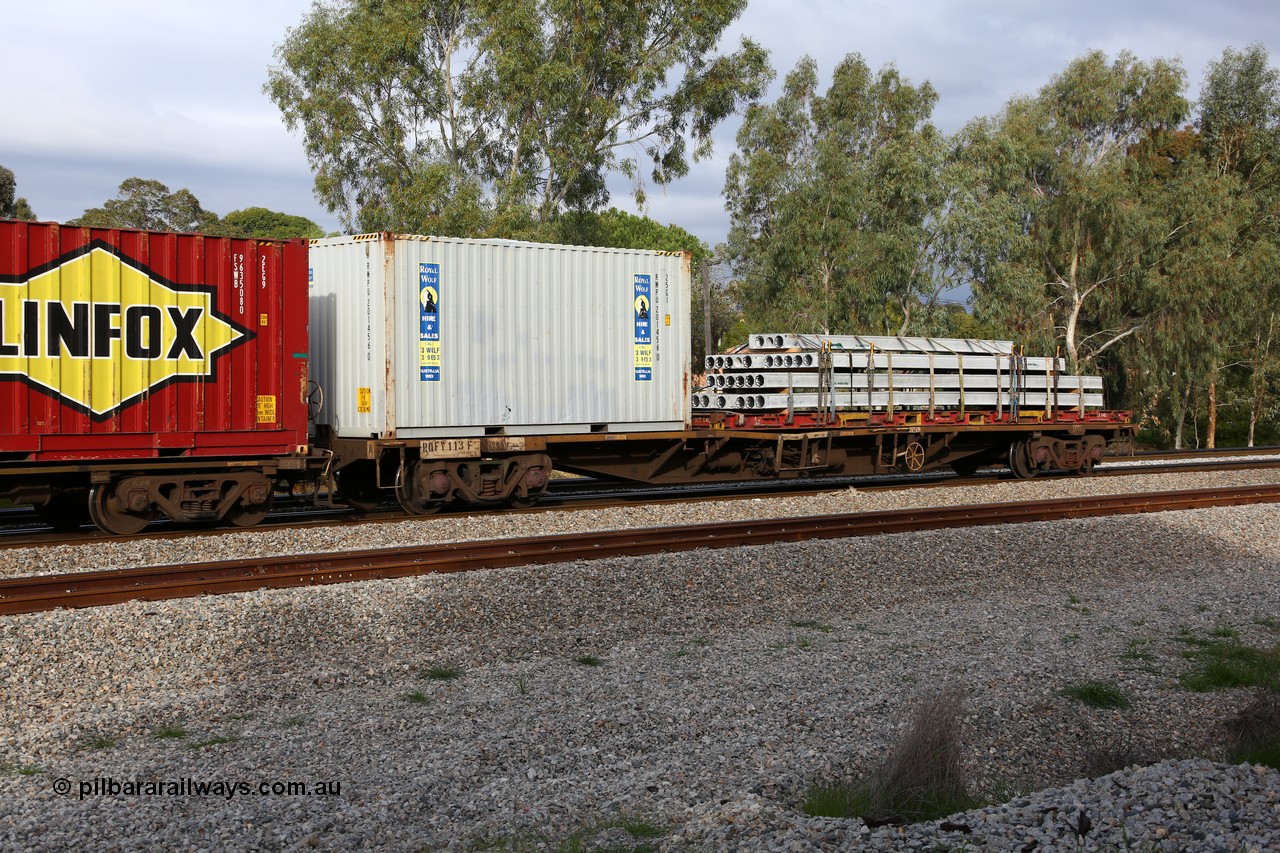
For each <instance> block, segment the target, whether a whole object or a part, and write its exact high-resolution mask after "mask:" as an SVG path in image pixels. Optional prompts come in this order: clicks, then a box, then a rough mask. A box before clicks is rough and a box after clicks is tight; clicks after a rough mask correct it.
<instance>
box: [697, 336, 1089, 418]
mask: <svg viewBox="0 0 1280 853" xmlns="http://www.w3.org/2000/svg"><path fill="white" fill-rule="evenodd" d="M706 368H707V378H706V387H705V388H703V389H701V390H699V391H697V392H695V393H694V395H693V408H694V409H695V410H703V411H706V410H724V409H728V410H734V411H759V412H778V411H793V412H794V411H830V412H837V411H902V410H910V411H928V412H934V411H938V410H947V411H951V410H986V411H995V412H997V413H1000V414H1003V413H1005V412H1010V413H1013V414H1018V413H1019V412H1025V411H1031V410H1036V411H1044V412H1050V413H1051V412H1054V411H1077V412H1079V411H1085V410H1090V409H1101V408H1102V405H1103V401H1102V379H1101V377H1098V376H1076V375H1071V374H1065V373H1064V372H1063V371H1064V370H1065V363H1064V361H1063V359H1060V358H1059V359H1054V358H1037V357H1028V356H1025V355H1022V354H1021V352H1019V350H1018V349H1017V348H1015V346H1014V344H1013V342H1012V341H988V340H969V339H957V338H902V337H855V336H834V335H796V334H763V335H752V336H751V338H750V341H749V347H748V348H746V349H743V350H740V351H738V352H735V353H732V354H725V355H712V356H708V357H707V359H706Z"/></svg>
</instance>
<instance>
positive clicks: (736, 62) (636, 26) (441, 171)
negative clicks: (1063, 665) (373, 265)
mask: <svg viewBox="0 0 1280 853" xmlns="http://www.w3.org/2000/svg"><path fill="white" fill-rule="evenodd" d="M745 5H746V0H639V1H638V2H637V1H636V0H596V2H592V3H581V2H577V0H404V2H394V3H393V2H388V0H320V2H317V3H316V5H314V6H313V7H312V9H311V11H310V12H308V13H307V14H306V16H305V17H304V18H303V20H302V23H301V24H300V25H299V26H297V27H295V28H292V29H291V30H290V31H289V32H288V34H287V36H286V38H285V40H284V41H283V43H282V44H280V45H279V47H278V49H277V54H276V55H277V59H278V64H277V65H276V66H275V67H273V68H272V69H271V70H270V72H269V79H268V83H267V87H266V88H267V91H268V93H269V94H270V96H271V98H272V99H273V100H274V101H275V103H276V105H277V106H278V107H279V108H280V110H281V112H282V114H283V116H284V118H285V121H286V123H287V124H288V126H289V127H290V128H291V129H301V130H302V133H303V137H304V140H305V147H306V152H307V156H308V158H309V160H310V162H311V165H312V168H313V170H314V172H315V176H316V178H315V188H316V194H317V196H318V198H319V199H320V200H321V201H322V202H323V203H324V204H325V205H326V206H327V207H328V209H329V210H330V211H334V212H337V213H339V214H340V215H341V217H342V218H343V221H344V222H346V223H347V224H349V225H356V226H358V227H369V226H375V227H388V228H401V229H405V230H425V229H427V228H430V229H431V230H436V231H440V232H444V233H478V232H479V231H480V230H483V229H484V228H491V229H492V228H494V227H495V226H494V225H493V223H494V222H495V221H496V222H497V223H498V225H497V226H496V228H497V229H498V230H504V231H512V230H519V229H521V228H529V227H533V228H535V229H536V228H537V227H539V226H541V225H544V224H545V223H547V222H549V221H550V220H551V219H552V218H554V216H555V215H556V214H557V213H559V212H561V211H563V210H570V209H576V210H595V209H598V208H600V207H602V206H603V205H604V204H605V203H607V201H608V191H607V189H606V178H607V177H608V175H609V174H611V173H615V172H616V173H621V174H623V175H626V176H628V177H629V178H631V179H632V180H633V186H634V190H635V193H636V196H637V198H638V199H640V200H643V196H644V186H645V185H646V183H647V182H648V181H652V182H653V183H656V184H665V183H667V182H669V181H672V180H675V179H676V178H679V177H681V176H682V175H684V174H685V173H686V172H687V170H688V163H689V160H690V158H694V159H696V158H698V157H701V156H704V155H706V154H708V153H709V152H710V146H711V139H712V136H711V133H712V130H713V128H714V127H715V126H716V124H718V123H719V122H720V121H721V120H722V119H724V118H725V117H727V116H728V115H730V114H732V113H733V112H734V111H735V110H737V109H738V108H739V107H740V105H742V104H744V103H745V102H746V101H747V100H750V99H752V98H755V97H757V96H758V95H759V94H760V93H761V92H762V91H763V90H764V87H765V86H766V85H767V83H768V80H769V76H770V73H771V72H770V70H769V67H768V61H767V54H766V53H765V52H764V51H763V50H762V49H761V48H759V47H758V46H757V45H756V44H754V43H753V42H751V41H749V40H745V39H744V40H743V41H742V43H741V44H740V46H739V47H738V49H737V50H736V51H734V52H732V53H727V54H723V55H721V54H717V53H716V43H717V41H718V40H719V38H720V36H721V35H722V33H723V32H724V30H725V29H726V28H727V27H728V26H729V24H730V23H732V21H733V20H734V19H735V18H737V17H738V15H739V14H740V13H741V12H742V10H743V8H744V7H745ZM690 143H692V147H691V146H690Z"/></svg>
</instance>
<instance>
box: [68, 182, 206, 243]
mask: <svg viewBox="0 0 1280 853" xmlns="http://www.w3.org/2000/svg"><path fill="white" fill-rule="evenodd" d="M67 224H69V225H83V226H88V227H90V228H140V229H143V230H148V231H179V232H184V233H186V232H196V231H198V232H202V233H206V234H210V233H212V234H216V233H219V228H220V226H221V221H220V220H219V219H218V216H217V214H215V213H210V212H209V211H207V210H205V209H204V208H203V207H201V206H200V200H199V199H197V198H196V197H195V196H194V195H193V194H192V193H191V191H190V190H187V189H181V190H178V191H176V192H170V191H169V188H168V187H167V186H165V185H164V184H162V183H160V182H159V181H154V180H144V179H143V178H126V179H125V180H124V181H122V182H121V183H120V189H119V195H117V196H116V198H113V199H110V200H108V201H107V202H106V203H105V204H103V205H102V207H95V208H92V209H89V210H86V211H85V212H84V213H83V214H82V215H81V216H79V217H77V218H76V219H73V220H71V221H70V222H69V223H67Z"/></svg>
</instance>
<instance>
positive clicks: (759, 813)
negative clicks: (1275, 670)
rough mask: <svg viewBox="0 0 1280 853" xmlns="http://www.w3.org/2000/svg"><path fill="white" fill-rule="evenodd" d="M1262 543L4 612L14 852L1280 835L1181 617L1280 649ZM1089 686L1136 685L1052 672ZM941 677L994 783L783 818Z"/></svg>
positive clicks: (7, 793)
mask: <svg viewBox="0 0 1280 853" xmlns="http://www.w3.org/2000/svg"><path fill="white" fill-rule="evenodd" d="M1277 479H1280V472H1273V471H1249V472H1232V473H1230V474H1212V475H1207V474H1196V475H1168V474H1164V475H1153V476H1141V477H1138V476H1135V477H1124V478H1108V479H1102V478H1092V479H1088V478H1077V479H1069V480H1054V481H1044V482H1030V483H1013V482H1010V483H1000V484H996V485H985V486H981V487H973V488H968V489H945V490H937V489H935V490H929V491H927V492H920V491H916V492H876V493H850V492H847V491H846V492H840V493H835V494H831V495H825V496H819V497H816V498H808V497H806V498H778V499H768V500H747V501H725V502H717V503H703V504H695V505H692V506H685V507H643V508H628V509H625V510H607V511H606V510H599V511H589V512H555V513H543V514H536V515H519V516H504V517H501V518H498V519H493V518H489V517H486V518H480V519H467V518H457V517H455V518H440V519H428V520H425V521H413V522H400V523H395V524H386V525H367V526H363V527H360V528H356V529H355V530H354V531H353V530H352V529H350V528H346V529H342V530H338V529H333V530H323V529H320V530H316V529H312V530H304V531H293V532H288V531H263V532H255V533H246V534H236V535H233V536H221V537H194V538H189V539H184V540H180V541H178V542H176V543H175V542H157V541H151V542H135V543H112V544H109V545H106V546H101V545H95V546H91V547H82V548H70V547H60V548H47V549H39V550H31V551H23V552H18V551H6V552H0V561H3V562H4V566H5V569H4V571H5V572H6V573H10V574H13V573H19V572H22V571H23V570H24V569H25V568H26V567H27V566H29V567H30V568H31V569H34V570H37V571H69V570H74V569H86V568H99V567H102V568H105V567H115V566H125V565H147V564H154V563H159V562H173V561H176V560H181V561H191V560H194V559H214V558H221V557H225V556H232V555H237V554H238V555H241V556H249V555H250V554H251V553H252V554H259V553H288V552H308V551H319V550H331V549H338V548H346V547H351V546H352V544H353V540H356V539H358V540H359V543H360V544H361V545H362V546H364V547H388V546H392V545H395V544H402V543H404V542H408V541H423V540H428V541H444V540H446V539H467V538H500V537H504V536H515V535H530V534H533V533H536V532H559V531H569V530H578V529H602V528H604V527H607V526H615V527H616V526H623V525H631V526H634V525H645V526H655V525H660V524H664V523H673V521H674V520H675V519H677V518H678V519H681V520H683V521H684V522H685V523H688V522H689V521H710V520H715V519H717V518H722V517H737V518H745V517H763V516H782V515H799V514H804V513H815V512H834V511H840V512H847V511H854V510H870V509H888V508H895V507H900V506H921V505H930V504H937V503H942V502H946V503H976V502H984V501H989V500H995V499H1007V500H1030V499H1037V498H1047V497H1053V496H1055V495H1067V494H1088V493H1116V492H1121V491H1128V490H1131V489H1137V488H1145V489H1148V490H1166V489H1177V488H1192V487H1197V486H1201V485H1223V486H1226V485H1244V484H1248V483H1253V482H1274V481H1276V480H1277ZM250 549H252V550H250ZM175 551H176V553H175ZM50 552H56V553H50ZM166 558H167V559H166ZM1278 565H1280V507H1275V506H1270V505H1267V506H1253V507H1241V508H1230V509H1213V510H1200V511H1195V512H1180V513H1162V514H1155V515H1145V516H1128V517H1120V518H1110V519H1092V520H1073V521H1062V522H1053V523H1044V524H1035V525H1018V526H1015V525H1007V526H997V527H989V528H981V529H975V530H961V531H928V532H920V533H912V534H898V535H891V536H878V537H868V538H863V539H855V540H840V541H828V542H815V543H802V544H796V545H774V546H766V547H757V548H744V549H730V550H722V551H714V552H707V551H700V552H692V553H688V554H678V555H664V556H658V557H641V558H632V559H620V560H601V561H591V562H578V563H569V564H563V565H559V566H550V567H534V568H527V569H519V570H501V571H486V572H474V573H468V574H465V575H450V576H439V577H424V578H408V579H403V580H395V581H377V582H367V583H358V584H347V585H341V586H329V587H315V588H310V589H302V590H289V591H261V592H254V593H244V594H237V595H230V596H222V597H218V598H206V599H192V600H184V601H171V602H154V603H147V602H133V603H130V604H126V605H121V606H117V607H112V608H101V609H92V610H85V611H77V612H53V613H44V614H31V615H27V616H18V617H7V618H5V619H3V620H0V685H2V686H3V689H2V690H0V765H2V766H3V770H0V816H3V817H4V818H5V819H3V820H0V847H3V848H5V849H42V850H62V849H72V848H77V847H78V848H85V849H163V848H170V847H173V848H187V849H209V850H215V849H231V848H249V849H262V850H293V849H313V848H320V849H354V848H358V847H362V846H369V847H380V848H386V849H395V850H421V849H459V850H461V849H474V848H479V847H485V846H486V845H487V846H489V847H490V849H492V847H493V846H495V845H496V847H497V849H529V850H536V849H546V850H556V849H567V848H569V847H570V845H577V846H578V847H580V848H581V849H610V848H612V849H618V848H621V849H633V848H634V849H639V848H642V847H646V846H647V847H649V848H661V849H668V850H686V849H694V850H698V849H706V850H720V849H741V850H793V849H795V850H808V849H857V848H858V847H864V848H867V849H937V845H942V847H941V849H950V848H953V847H955V848H960V849H964V845H968V849H991V850H1007V849H1022V848H1023V847H1026V849H1029V850H1030V849H1039V850H1059V849H1060V850H1076V849H1115V848H1120V849H1124V845H1125V844H1132V845H1133V846H1134V848H1135V849H1143V850H1145V849H1156V850H1163V849H1168V850H1182V849H1222V850H1242V849H1243V850H1266V849H1276V848H1277V847H1280V773H1277V772H1276V771H1274V770H1264V769H1257V768H1254V767H1252V766H1249V765H1240V766H1234V767H1233V766H1229V765H1226V764H1223V763H1221V762H1222V761H1223V759H1224V758H1225V744H1226V743H1227V740H1226V734H1225V731H1224V728H1223V723H1224V721H1225V720H1226V719H1227V718H1229V717H1230V716H1231V715H1232V714H1233V713H1235V712H1237V711H1238V710H1240V708H1242V707H1243V706H1244V705H1245V704H1247V703H1248V701H1249V699H1250V694H1249V692H1248V691H1247V690H1239V689H1238V690H1233V691H1215V692H1208V693H1196V692H1192V691H1190V690H1187V689H1185V688H1184V687H1183V686H1182V685H1181V683H1180V682H1179V680H1178V679H1179V676H1180V675H1182V674H1184V673H1186V672H1187V671H1188V670H1189V668H1190V667H1191V666H1192V662H1190V661H1188V660H1187V659H1185V658H1184V657H1183V655H1182V652H1183V651H1184V650H1186V649H1187V648H1188V645H1187V638H1188V637H1209V636H1212V635H1213V634H1214V633H1215V632H1217V633H1218V634H1222V633H1224V632H1225V631H1227V630H1228V629H1229V630H1230V631H1231V632H1234V633H1235V634H1237V635H1238V637H1239V640H1240V642H1242V643H1245V644H1247V645H1254V646H1268V647H1269V646H1272V645H1274V644H1275V643H1276V642H1277V641H1278V640H1280V635H1278V634H1277V621H1276V620H1277V614H1280V573H1278V572H1277V566H1278ZM450 672H454V673H456V676H455V677H442V676H445V675H448V674H449V673H450ZM433 676H437V677H433ZM1089 680H1101V681H1105V682H1108V683H1111V684H1114V685H1115V686H1116V687H1118V688H1119V689H1120V690H1122V691H1123V692H1124V694H1125V695H1126V697H1127V698H1128V699H1129V703H1130V704H1129V707H1127V708H1124V709H1109V710H1102V709H1095V708H1090V707H1088V706H1086V705H1084V704H1082V703H1081V702H1079V701H1077V700H1074V699H1070V698H1067V697H1065V696H1063V695H1060V692H1059V691H1061V690H1062V689H1063V688H1064V687H1066V686H1067V685H1070V684H1075V683H1079V682H1084V681H1089ZM943 685H957V686H959V687H961V688H963V690H964V692H965V694H966V696H967V699H966V702H965V705H964V707H963V711H962V718H961V740H962V745H963V756H964V758H963V766H964V770H965V772H966V775H967V778H968V782H969V787H970V788H971V790H973V791H974V792H975V793H977V794H979V795H980V796H986V797H987V798H988V800H989V801H995V800H996V799H998V800H1000V801H1001V803H1002V804H1001V805H994V806H991V807H988V808H985V809H979V810H975V811H972V812H968V813H966V814H963V815H959V816H953V817H952V818H951V819H950V821H949V822H947V823H946V827H949V828H943V822H933V823H927V824H920V825H915V826H911V827H891V826H890V827H881V828H876V829H870V828H868V827H867V826H866V825H865V824H864V823H863V822H862V821H860V820H834V819H825V818H810V817H806V816H805V815H804V814H803V812H802V811H801V810H800V809H799V804H800V802H801V801H802V800H803V797H804V794H805V791H806V790H807V789H808V788H809V787H810V786H811V785H813V784H815V783H822V782H829V781H833V780H845V779H856V778H860V777H864V776H865V775H866V774H867V773H869V772H870V771H871V770H873V769H874V768H875V766H876V765H877V764H878V763H879V762H880V761H881V760H882V759H883V757H884V756H885V754H886V752H887V751H888V750H889V749H891V747H892V746H893V744H894V743H895V742H896V741H897V739H898V737H900V736H901V734H902V733H903V731H904V729H905V727H906V724H907V722H908V721H909V719H910V717H911V713H912V709H913V707H914V705H915V702H916V700H917V699H918V698H919V697H920V696H921V695H923V694H926V693H928V692H930V691H931V690H934V689H937V688H939V687H941V686H943ZM1122 767H1127V768H1128V769H1121V768H1122ZM1113 771H1114V772H1113ZM219 782H221V783H223V787H222V788H217V789H214V788H213V787H212V786H214V785H215V783H219ZM291 782H292V783H304V784H306V785H307V786H308V790H307V792H306V793H305V794H304V793H302V792H301V791H299V790H294V791H287V790H285V789H284V787H283V786H285V785H287V784H288V783H291ZM334 782H336V783H338V785H339V786H340V788H339V790H338V791H337V792H328V793H317V792H316V788H317V787H318V786H319V785H320V784H324V785H326V786H327V785H329V784H331V783H334ZM64 784H65V786H68V787H69V793H67V794H62V793H61V788H62V787H63V786H64ZM126 784H132V785H134V786H135V787H134V788H133V789H129V788H126ZM264 784H265V786H266V787H265V788H264V789H262V792H260V789H259V786H261V785H264ZM147 785H150V786H151V787H150V788H147V787H146V786H147ZM273 785H274V786H276V790H274V791H273V790H272V786H273ZM113 786H114V787H113ZM199 786H211V787H210V790H209V791H208V792H207V793H198V792H194V793H193V790H194V789H195V788H197V787H199ZM228 791H229V794H228ZM1081 813H1084V814H1085V815H1087V817H1088V829H1087V830H1086V831H1084V832H1083V833H1081V832H1079V831H1078V830H1079V829H1080V826H1081V823H1080V815H1081ZM1073 826H1074V827H1075V828H1074V829H1073V828H1072V827H1073ZM956 827H961V828H956ZM1026 845H1032V846H1030V847H1027V846H1026Z"/></svg>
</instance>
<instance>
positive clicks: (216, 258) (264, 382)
mask: <svg viewBox="0 0 1280 853" xmlns="http://www.w3.org/2000/svg"><path fill="white" fill-rule="evenodd" d="M306 275H307V267H306V243H305V241H301V240H295V241H285V242H261V241H256V240H236V239H228V238H219V237H205V236H201V235H195V234H172V233H160V232H149V231H131V230H103V229H93V228H79V227H70V226H62V225H57V224H53V223H27V222H8V221H0V498H6V499H8V500H10V501H13V502H15V503H26V504H31V505H33V506H34V507H36V509H37V511H39V512H40V513H41V514H42V516H44V517H45V519H46V520H48V521H49V522H51V523H53V524H56V525H72V524H78V523H79V522H80V521H82V520H84V519H85V518H86V516H87V517H91V518H92V519H93V521H94V522H96V523H97V524H98V525H99V526H100V527H102V528H103V529H105V530H108V531H111V532H116V533H127V532H130V531H134V530H138V529H141V528H142V527H143V526H145V525H146V523H147V522H148V521H149V520H150V519H152V518H155V517H157V516H168V517H169V518H172V519H175V520H179V521H202V520H225V521H229V522H231V523H235V524H241V525H248V524H253V523H256V522H257V521H259V520H261V519H262V518H263V517H264V516H265V515H266V513H267V510H268V508H269V506H270V503H271V497H272V493H273V489H274V487H275V485H276V481H277V479H279V478H285V479H287V478H288V477H291V476H304V475H305V472H306V468H307V456H308V453H309V447H308V438H307V404H306V399H305V398H306V394H307V307H306V300H307V292H306V287H307V281H306Z"/></svg>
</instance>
